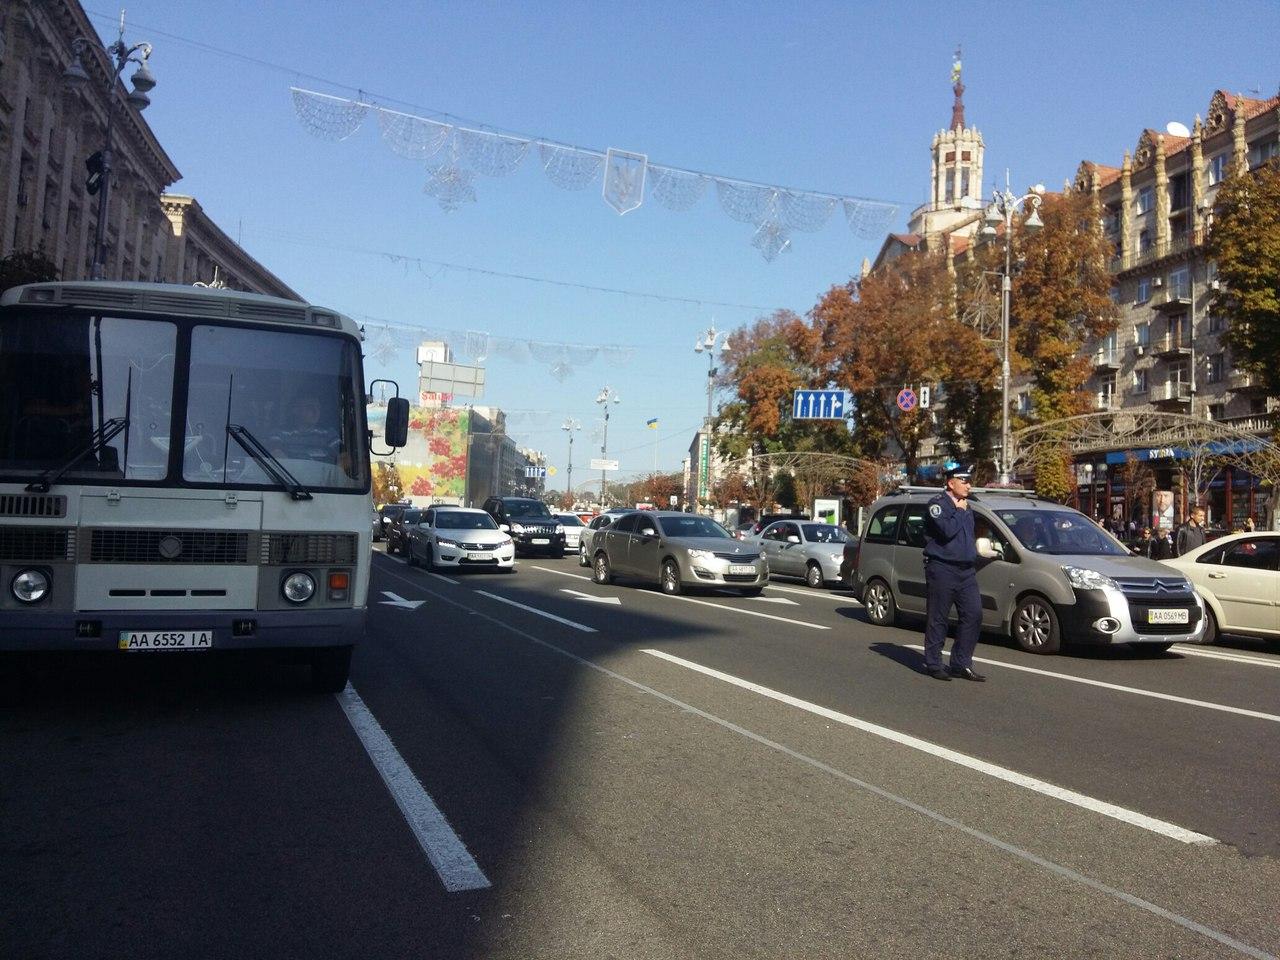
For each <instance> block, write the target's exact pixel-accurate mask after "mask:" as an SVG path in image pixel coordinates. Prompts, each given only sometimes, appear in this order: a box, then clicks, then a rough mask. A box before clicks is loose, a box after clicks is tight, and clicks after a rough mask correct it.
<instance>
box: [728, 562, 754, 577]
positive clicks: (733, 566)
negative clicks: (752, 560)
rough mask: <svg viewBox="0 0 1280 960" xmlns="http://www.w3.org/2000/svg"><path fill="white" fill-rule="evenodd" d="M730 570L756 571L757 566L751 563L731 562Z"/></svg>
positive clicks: (737, 571) (741, 571) (742, 572)
mask: <svg viewBox="0 0 1280 960" xmlns="http://www.w3.org/2000/svg"><path fill="white" fill-rule="evenodd" d="M729 572H730V573H739V574H745V573H755V572H756V568H755V567H753V566H751V565H750V564H749V563H731V564H729Z"/></svg>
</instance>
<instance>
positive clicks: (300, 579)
mask: <svg viewBox="0 0 1280 960" xmlns="http://www.w3.org/2000/svg"><path fill="white" fill-rule="evenodd" d="M315 592H316V582H315V580H313V579H312V577H311V574H309V573H291V574H289V575H288V576H287V577H285V578H284V581H283V582H282V583H281V584H280V593H281V594H282V595H283V596H284V598H285V599H286V600H288V601H289V602H290V603H306V602H307V601H308V600H310V599H311V598H312V596H314V595H315Z"/></svg>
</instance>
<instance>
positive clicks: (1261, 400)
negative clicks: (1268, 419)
mask: <svg viewBox="0 0 1280 960" xmlns="http://www.w3.org/2000/svg"><path fill="white" fill-rule="evenodd" d="M1249 412H1250V413H1266V412H1267V398H1266V397H1250V398H1249Z"/></svg>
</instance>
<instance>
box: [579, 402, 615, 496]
mask: <svg viewBox="0 0 1280 960" xmlns="http://www.w3.org/2000/svg"><path fill="white" fill-rule="evenodd" d="M621 402H622V398H621V397H619V396H618V395H617V394H616V393H614V392H613V388H612V387H605V388H604V389H603V390H601V391H600V395H599V396H598V397H596V403H598V404H600V405H601V406H602V407H604V439H603V440H601V442H600V459H601V460H603V459H605V457H606V455H607V454H608V452H609V404H610V403H615V404H617V403H621ZM570 436H572V434H570ZM606 493H607V488H606V487H605V470H604V468H603V467H602V468H601V469H600V509H601V510H603V509H604V508H605V507H607V506H608V505H609V504H608V503H607V502H606V501H605V495H606Z"/></svg>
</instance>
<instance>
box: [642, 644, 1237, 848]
mask: <svg viewBox="0 0 1280 960" xmlns="http://www.w3.org/2000/svg"><path fill="white" fill-rule="evenodd" d="M641 653H647V654H649V656H651V657H658V658H659V659H662V660H666V661H667V662H669V663H674V664H676V665H677V666H681V667H684V668H685V669H686V670H694V671H696V672H698V673H701V674H704V675H706V676H708V677H714V678H715V679H716V680H723V681H724V682H725V683H730V684H733V685H734V686H735V687H741V688H742V689H743V690H750V691H751V692H752V693H758V694H760V695H761V696H764V697H769V698H770V699H772V700H777V701H778V702H779V703H785V704H787V705H788V706H792V707H798V708H799V709H801V710H805V711H807V712H809V713H813V714H816V715H817V716H820V717H824V718H826V719H827V720H834V721H835V722H836V723H842V724H844V725H845V726H849V727H853V728H854V729H855V730H861V731H863V732H864V733H870V734H874V735H875V736H877V737H883V738H884V739H886V740H891V741H893V742H894V743H899V744H901V745H902V746H904V747H910V748H911V749H913V750H919V751H921V752H922V753H927V754H930V755H931V756H935V757H939V758H940V759H942V760H947V761H950V762H951V763H954V764H957V765H959V766H962V767H967V768H969V769H970V770H976V771H977V772H978V773H985V774H987V775H988V776H991V777H995V778H996V779H997V780H1003V781H1005V782H1006V783H1012V784H1013V785H1014V786H1018V787H1025V788H1026V789H1028V790H1034V791H1035V792H1036V793H1041V794H1044V795H1045V796H1047V797H1053V798H1055V799H1058V800H1063V801H1065V802H1067V803H1071V804H1074V805H1075V806H1077V807H1083V808H1084V809H1085V810H1092V811H1093V812H1094V813H1100V814H1102V815H1103V816H1105V817H1111V818H1112V819H1114V820H1120V821H1122V822H1124V823H1128V824H1132V825H1133V826H1135V827H1141V828H1142V829H1143V830H1150V831H1151V832H1152V833H1158V834H1160V835H1161V836H1165V837H1169V838H1171V839H1173V840H1180V841H1182V842H1183V843H1195V844H1211V843H1217V842H1218V841H1217V840H1215V839H1214V838H1213V837H1208V836H1205V835H1204V834H1203V833H1196V832H1195V831H1194V830H1188V829H1186V828H1185V827H1180V826H1178V825H1177V824H1176V823H1169V822H1167V821H1165V820H1157V819H1155V818H1154V817H1148V816H1146V815H1145V814H1142V813H1138V812H1137V811H1135V810H1128V809H1126V808H1124V807H1118V806H1116V805H1115V804H1113V803H1107V802H1106V801H1105V800H1098V799H1095V798H1094V797H1089V796H1085V795H1084V794H1082V793H1076V792H1075V791H1074V790H1068V789H1066V788H1065V787H1059V786H1057V785H1056V784H1052V783H1048V782H1046V781H1044V780H1038V779H1036V778H1035V777H1029V776H1027V775H1026V774H1023V773H1018V772H1017V771H1015V770H1009V769H1008V768H1006V767H1000V766H997V765H996V764H994V763H988V762H987V761H985V760H979V759H978V758H977V757H971V756H969V755H968V754H964V753H959V752H958V751H955V750H949V749H947V748H946V747H940V746H938V745H937V744H934V743H930V742H929V741H927V740H921V739H920V738H919V737H913V736H911V735H910V734H907V733H901V732H899V731H897V730H891V729H889V728H888V727H882V726H880V725H879V724H878V723H871V722H870V721H867V720H859V719H858V718H857V717H851V716H849V715H848V714H846V713H840V712H838V711H836V710H831V709H829V708H827V707H823V706H819V705H818V704H816V703H810V702H809V701H807V700H801V699H799V698H797V697H793V696H790V695H789V694H785V693H782V692H780V691H778V690H772V689H770V688H769V687H764V686H761V685H760V684H758V683H752V682H751V681H750V680H743V679H742V678H741V677H735V676H733V675H732V674H728V673H722V672H720V671H719V670H714V669H712V668H711V667H704V666H703V665H702V664H700V663H694V662H693V661H692V660H685V659H683V658H681V657H676V656H673V655H671V654H669V653H664V652H662V651H661V650H642V651H641Z"/></svg>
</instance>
